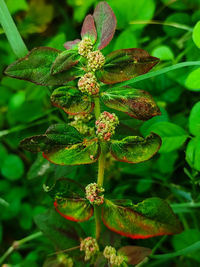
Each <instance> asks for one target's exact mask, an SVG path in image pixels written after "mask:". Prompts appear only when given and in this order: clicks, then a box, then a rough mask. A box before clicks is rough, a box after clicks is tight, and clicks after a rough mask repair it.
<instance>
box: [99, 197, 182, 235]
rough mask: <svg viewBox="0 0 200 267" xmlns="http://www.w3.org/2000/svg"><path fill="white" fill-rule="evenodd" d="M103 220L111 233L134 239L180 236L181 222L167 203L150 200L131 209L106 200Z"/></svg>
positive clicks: (103, 208) (155, 199)
mask: <svg viewBox="0 0 200 267" xmlns="http://www.w3.org/2000/svg"><path fill="white" fill-rule="evenodd" d="M104 203H105V204H104V205H103V207H102V220H103V222H104V224H105V226H107V227H108V228H109V229H110V230H111V231H114V232H116V233H118V234H120V235H123V236H126V237H130V238H133V239H144V238H150V237H154V236H161V235H172V234H178V233H180V232H181V231H182V227H181V225H180V222H179V221H178V219H177V217H176V215H175V214H174V213H173V211H172V209H171V208H170V207H169V205H168V204H167V202H165V201H164V200H162V199H160V198H149V199H146V200H144V201H143V202H141V203H138V204H137V205H133V206H132V207H130V208H127V207H122V206H117V205H115V204H114V203H112V202H111V201H109V200H105V202H104Z"/></svg>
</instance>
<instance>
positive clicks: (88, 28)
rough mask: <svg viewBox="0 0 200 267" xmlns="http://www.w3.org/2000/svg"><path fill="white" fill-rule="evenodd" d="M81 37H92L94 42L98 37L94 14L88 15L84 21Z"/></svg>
mask: <svg viewBox="0 0 200 267" xmlns="http://www.w3.org/2000/svg"><path fill="white" fill-rule="evenodd" d="M81 37H82V39H84V38H85V37H88V38H90V39H91V40H93V41H94V42H95V41H96V39H97V31H96V27H95V23H94V18H93V16H92V15H87V16H86V17H85V20H84V22H83V26H82V29H81Z"/></svg>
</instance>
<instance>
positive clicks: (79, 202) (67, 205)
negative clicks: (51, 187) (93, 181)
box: [54, 198, 93, 222]
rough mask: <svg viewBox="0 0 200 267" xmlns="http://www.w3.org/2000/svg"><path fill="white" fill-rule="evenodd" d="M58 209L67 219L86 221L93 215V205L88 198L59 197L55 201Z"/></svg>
mask: <svg viewBox="0 0 200 267" xmlns="http://www.w3.org/2000/svg"><path fill="white" fill-rule="evenodd" d="M54 206H55V209H56V211H57V212H58V213H59V214H60V215H61V216H63V217H64V218H65V219H67V220H70V221H74V222H84V221H87V220H89V219H90V217H92V215H93V207H92V205H91V204H90V203H89V201H87V200H86V199H67V198H65V199H64V198H63V199H59V200H56V201H55V202H54Z"/></svg>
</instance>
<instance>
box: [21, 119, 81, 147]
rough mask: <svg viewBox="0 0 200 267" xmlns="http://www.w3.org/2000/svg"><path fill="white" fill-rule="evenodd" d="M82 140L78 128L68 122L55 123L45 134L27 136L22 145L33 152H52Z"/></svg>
mask: <svg viewBox="0 0 200 267" xmlns="http://www.w3.org/2000/svg"><path fill="white" fill-rule="evenodd" d="M82 141H83V137H82V136H81V134H80V133H79V132H78V131H77V130H76V128H74V127H72V126H70V125H67V124H54V125H51V126H50V127H49V128H48V129H47V131H46V133H45V134H43V135H36V136H32V137H28V138H25V139H24V140H22V141H21V143H20V145H21V147H23V148H24V149H26V150H29V151H31V152H40V151H44V152H50V151H54V150H55V149H59V148H63V147H66V145H72V144H77V143H80V142H82Z"/></svg>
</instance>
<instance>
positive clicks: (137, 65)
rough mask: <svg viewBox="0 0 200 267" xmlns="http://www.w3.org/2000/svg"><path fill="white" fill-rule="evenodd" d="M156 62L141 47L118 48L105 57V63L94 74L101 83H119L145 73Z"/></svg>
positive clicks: (156, 61)
mask: <svg viewBox="0 0 200 267" xmlns="http://www.w3.org/2000/svg"><path fill="white" fill-rule="evenodd" d="M158 62H159V59H158V58H156V57H152V56H150V55H149V53H147V52H146V51H145V50H143V49H140V48H130V49H120V50H116V51H114V52H112V53H110V54H109V55H108V56H107V57H106V64H105V65H104V67H103V68H102V69H101V70H99V71H97V73H96V74H97V77H98V79H99V80H100V81H101V82H103V83H106V84H113V83H119V82H123V81H127V80H130V79H132V78H134V77H136V76H139V75H142V74H144V73H147V72H148V71H150V69H152V68H153V67H154V66H155V65H156V64H157V63H158Z"/></svg>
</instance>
